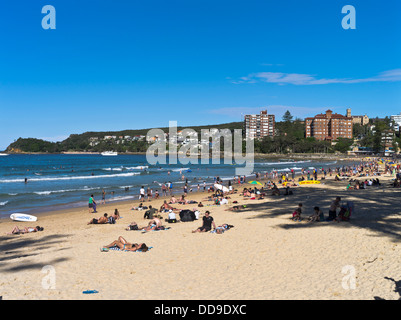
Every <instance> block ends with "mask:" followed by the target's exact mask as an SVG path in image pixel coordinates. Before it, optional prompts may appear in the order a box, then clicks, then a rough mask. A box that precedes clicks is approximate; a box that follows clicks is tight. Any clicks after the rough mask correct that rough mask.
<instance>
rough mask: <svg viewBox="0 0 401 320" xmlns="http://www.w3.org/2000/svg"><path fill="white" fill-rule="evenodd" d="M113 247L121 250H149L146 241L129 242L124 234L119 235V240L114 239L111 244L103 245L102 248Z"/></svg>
mask: <svg viewBox="0 0 401 320" xmlns="http://www.w3.org/2000/svg"><path fill="white" fill-rule="evenodd" d="M112 247H118V248H119V249H120V250H125V251H137V250H142V252H146V251H148V250H149V248H148V246H147V245H146V244H145V243H139V244H138V243H129V242H128V241H127V240H125V239H124V238H123V237H122V236H119V237H118V240H114V241H113V242H112V243H110V244H109V245H107V246H103V248H102V249H110V248H112ZM102 249H101V250H102ZM102 251H104V250H102Z"/></svg>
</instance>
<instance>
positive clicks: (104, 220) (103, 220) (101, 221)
mask: <svg viewBox="0 0 401 320" xmlns="http://www.w3.org/2000/svg"><path fill="white" fill-rule="evenodd" d="M107 222H108V219H107V213H105V214H104V215H103V217H100V218H99V219H95V218H93V219H92V220H91V221H89V222H88V224H105V223H107Z"/></svg>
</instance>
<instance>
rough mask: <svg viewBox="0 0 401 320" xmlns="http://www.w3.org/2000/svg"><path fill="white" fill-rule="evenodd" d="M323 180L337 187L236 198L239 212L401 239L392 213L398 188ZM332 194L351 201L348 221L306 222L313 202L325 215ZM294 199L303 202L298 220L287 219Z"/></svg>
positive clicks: (398, 206) (397, 209)
mask: <svg viewBox="0 0 401 320" xmlns="http://www.w3.org/2000/svg"><path fill="white" fill-rule="evenodd" d="M325 183H326V184H327V185H330V186H338V189H337V190H332V189H323V188H316V187H306V188H303V187H297V188H292V189H291V190H292V191H293V195H289V196H284V195H280V196H271V195H268V196H266V197H265V199H264V200H263V202H259V201H258V200H245V201H240V204H241V205H242V204H246V208H243V209H242V210H241V212H256V214H254V215H252V216H249V217H248V219H269V218H277V217H284V218H288V223H283V224H280V225H278V227H280V228H283V229H297V228H322V227H325V226H328V225H335V226H336V227H339V228H347V227H350V226H353V227H357V228H364V229H369V230H371V231H372V232H374V233H375V234H376V236H378V237H383V236H385V237H389V238H390V239H391V241H393V242H400V241H401V218H398V217H396V216H394V215H395V214H400V213H401V201H400V199H401V189H400V188H393V187H390V185H389V183H387V182H386V183H385V184H383V185H381V186H369V187H367V189H366V190H364V189H360V190H346V185H347V182H346V181H339V182H334V181H327V182H325ZM280 192H281V194H283V193H284V191H283V190H280ZM336 196H340V197H341V200H342V201H341V202H342V203H343V204H345V203H346V202H347V201H352V202H353V203H354V213H353V214H352V216H351V220H350V221H349V222H344V221H343V222H340V223H337V222H326V221H323V222H312V223H308V222H306V221H307V220H308V217H309V216H310V215H312V214H313V207H315V206H318V207H320V210H322V211H323V213H324V215H325V217H327V216H328V210H329V206H330V204H331V202H332V201H333V200H334V199H335V197H336ZM266 200H267V201H266ZM269 200H271V201H269ZM298 203H302V204H303V209H302V218H303V221H302V222H301V223H299V222H294V221H292V220H291V218H292V213H293V212H294V210H295V209H296V208H297V206H298ZM337 212H338V211H337Z"/></svg>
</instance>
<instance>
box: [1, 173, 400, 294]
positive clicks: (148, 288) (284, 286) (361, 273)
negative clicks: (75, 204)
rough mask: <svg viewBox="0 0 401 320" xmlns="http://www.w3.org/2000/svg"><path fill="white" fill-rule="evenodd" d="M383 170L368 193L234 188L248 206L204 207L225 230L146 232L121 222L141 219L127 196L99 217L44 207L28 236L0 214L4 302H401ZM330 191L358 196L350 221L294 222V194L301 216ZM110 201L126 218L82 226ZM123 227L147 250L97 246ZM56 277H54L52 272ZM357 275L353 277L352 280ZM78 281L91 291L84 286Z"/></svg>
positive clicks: (332, 187)
mask: <svg viewBox="0 0 401 320" xmlns="http://www.w3.org/2000/svg"><path fill="white" fill-rule="evenodd" d="M384 179H390V177H387V178H385V177H381V180H382V182H383V186H382V187H373V186H372V187H368V189H367V190H350V191H346V190H345V186H346V182H345V181H341V182H334V181H331V180H329V179H328V180H326V182H325V183H324V184H321V185H314V186H302V187H298V188H294V195H292V196H289V197H284V196H280V197H272V196H269V197H266V198H265V199H264V200H243V198H242V197H240V196H239V195H233V196H232V199H231V201H233V200H238V201H239V203H240V204H246V205H247V208H246V209H245V210H244V211H242V212H229V211H225V210H224V209H226V208H227V206H220V207H217V206H205V207H204V208H201V209H202V210H201V212H202V213H204V211H205V210H210V211H211V214H212V216H213V217H214V219H215V222H216V224H217V225H219V224H223V223H228V224H232V225H234V228H233V229H231V230H229V231H227V232H225V233H224V234H221V235H218V234H212V233H204V234H193V233H192V232H191V231H192V230H194V229H196V228H197V227H198V226H200V225H201V221H194V222H185V223H184V222H182V223H177V224H167V225H168V226H170V227H171V229H169V230H165V231H152V232H148V233H145V234H143V233H141V232H139V231H125V230H124V229H125V227H126V226H127V225H128V224H129V223H130V222H132V221H136V222H137V223H138V224H139V225H140V226H144V225H146V224H147V222H148V221H147V220H144V219H143V211H142V212H138V211H132V210H130V208H131V206H132V204H133V203H132V202H130V203H118V204H116V203H114V204H111V205H99V206H98V209H99V210H98V212H99V213H97V214H89V213H88V210H87V208H79V209H73V210H64V211H60V212H52V213H50V214H46V215H40V216H39V220H38V222H37V223H34V225H36V224H38V225H40V226H43V227H44V228H45V230H44V231H43V232H38V233H32V234H25V235H6V233H7V232H9V231H11V229H12V228H13V227H14V226H15V225H16V222H13V221H11V220H9V219H2V220H0V241H1V242H0V274H1V279H0V296H2V297H3V299H4V300H7V299H146V300H148V299H157V300H161V299H163V300H165V299H171V300H175V299H185V300H186V299H191V300H192V299H228V300H231V299H243V300H248V299H347V300H348V299H374V298H381V299H399V298H400V294H401V293H399V292H397V291H396V288H397V283H396V282H398V281H401V265H400V263H399V257H400V255H401V245H400V241H401V230H400V227H401V218H400V213H401V204H400V196H401V190H400V189H393V188H390V187H388V186H387V183H388V182H385V180H384ZM240 190H242V187H241V188H240ZM206 195H207V193H200V194H192V195H190V196H189V197H188V198H190V199H191V198H192V199H195V200H199V199H200V198H201V197H205V196H206ZM337 195H339V196H341V197H342V199H343V201H353V202H354V204H355V213H354V215H353V216H352V221H351V222H341V223H336V222H316V223H308V222H306V219H305V220H304V221H302V222H299V223H298V222H293V221H292V220H290V217H291V214H292V212H293V211H294V209H295V208H296V206H297V204H298V203H299V202H302V203H303V216H304V217H306V216H308V215H310V214H311V213H312V209H313V207H314V206H320V207H321V208H322V209H323V211H324V213H325V215H326V216H327V213H328V207H329V205H330V203H331V201H332V200H333V199H334V198H335V196H337ZM161 203H162V199H161V200H153V201H152V202H150V204H153V205H154V206H155V207H159V206H160V205H161ZM204 203H205V204H207V202H204ZM177 206H178V207H180V208H193V207H194V206H195V205H185V206H182V205H177ZM114 208H118V209H119V211H120V213H121V216H122V217H123V218H122V219H121V220H119V221H118V222H117V223H116V224H115V225H87V222H88V221H89V220H90V219H91V218H93V217H99V216H101V215H102V214H103V213H104V212H108V213H112V212H113V210H114ZM27 225H28V224H27V223H22V222H20V223H18V226H20V227H23V226H27ZM120 235H122V236H123V237H124V238H126V239H127V240H128V241H129V242H137V243H140V242H145V243H146V244H147V245H149V246H152V247H153V249H151V250H150V251H149V252H146V253H137V252H118V251H109V252H100V250H99V249H100V247H101V246H103V245H106V244H109V243H110V242H112V241H113V240H115V239H117V238H118V237H119V236H120ZM46 266H51V267H50V268H51V269H47V268H49V267H46ZM44 267H45V268H44ZM46 270H50V271H47V272H46ZM52 275H54V276H55V278H54V279H55V282H54V283H51V282H49V281H48V279H49V278H50V277H51V276H52ZM353 275H354V276H355V277H354V279H355V282H352V281H350V279H352V276H353ZM391 279H393V280H391ZM49 284H53V285H55V288H52V287H50V288H49ZM353 284H355V286H353ZM85 290H97V291H98V293H97V294H83V293H82V292H83V291H85Z"/></svg>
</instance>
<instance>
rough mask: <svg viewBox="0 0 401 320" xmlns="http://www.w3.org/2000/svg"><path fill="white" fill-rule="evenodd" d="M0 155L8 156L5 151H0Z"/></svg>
mask: <svg viewBox="0 0 401 320" xmlns="http://www.w3.org/2000/svg"><path fill="white" fill-rule="evenodd" d="M0 156H8V154H7V153H0Z"/></svg>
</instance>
